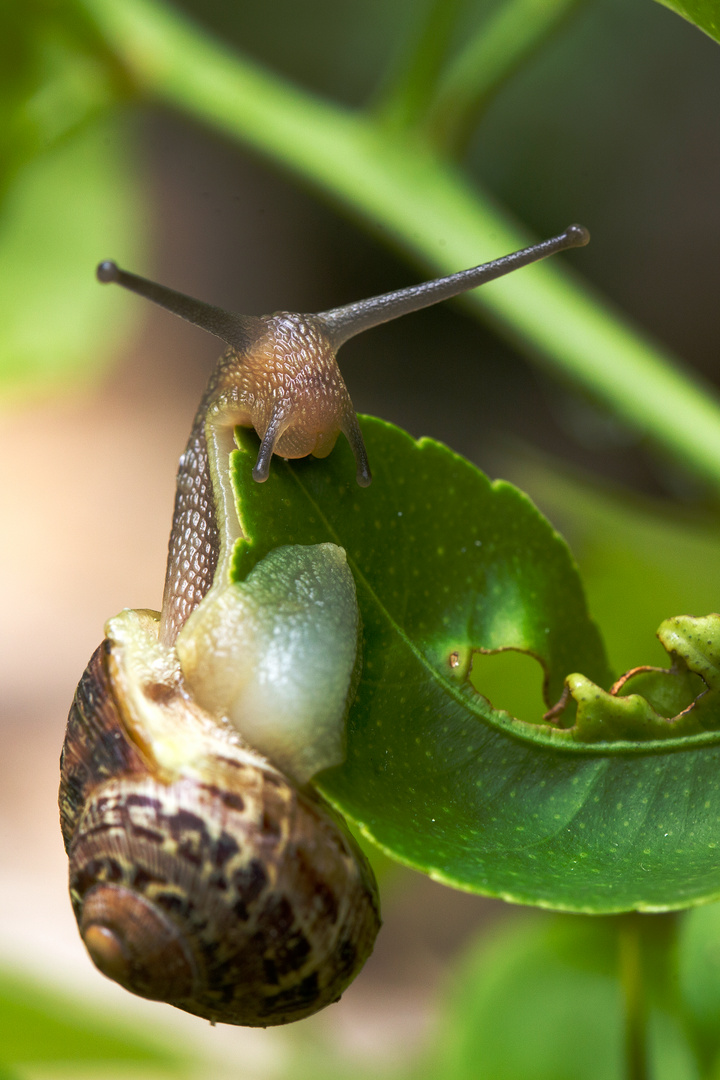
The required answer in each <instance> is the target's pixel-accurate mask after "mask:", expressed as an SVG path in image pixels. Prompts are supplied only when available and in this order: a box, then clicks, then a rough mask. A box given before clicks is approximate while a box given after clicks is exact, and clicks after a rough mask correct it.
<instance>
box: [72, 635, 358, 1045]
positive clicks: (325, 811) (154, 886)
mask: <svg viewBox="0 0 720 1080" xmlns="http://www.w3.org/2000/svg"><path fill="white" fill-rule="evenodd" d="M103 660H104V658H103V654H102V651H101V650H98V652H96V654H95V655H94V657H93V658H92V660H91V662H90V665H89V667H88V670H87V672H86V674H85V676H84V677H83V680H82V681H81V683H80V686H79V687H78V693H77V694H76V698H75V702H74V703H73V709H72V710H71V715H70V721H69V724H68V735H67V739H66V745H65V747H64V750H63V779H62V785H61V794H60V803H61V814H62V817H63V820H64V824H65V829H66V832H67V833H68V853H69V856H70V867H71V869H70V892H71V897H72V902H73V907H74V910H75V914H76V917H77V920H78V924H79V926H80V929H81V934H82V935H83V938H84V940H85V943H86V945H87V947H88V951H89V952H90V954H91V956H92V958H93V960H94V961H95V963H96V964H97V966H98V967H99V968H100V970H102V971H103V972H104V973H105V974H107V975H108V976H109V977H111V978H114V979H115V980H116V981H118V982H120V983H121V984H122V985H124V986H125V987H126V988H127V989H130V990H132V991H134V992H135V993H137V994H140V995H142V996H144V997H148V998H153V999H160V1000H164V1001H168V1002H169V1003H171V1004H173V1005H176V1006H177V1007H179V1008H182V1009H185V1010H186V1011H188V1012H191V1013H195V1014H196V1015H199V1016H203V1017H205V1018H207V1019H210V1020H213V1021H221V1022H224V1023H235V1024H238V1023H239V1024H247V1025H251V1026H266V1025H270V1024H279V1023H286V1022H288V1021H290V1020H296V1019H301V1018H302V1017H304V1016H307V1015H310V1014H311V1013H313V1012H315V1011H317V1010H318V1009H320V1008H322V1007H323V1006H324V1005H327V1004H329V1003H331V1002H332V1001H334V1000H336V999H337V998H338V997H339V996H340V994H341V993H342V991H343V990H344V989H345V987H346V986H347V985H348V983H349V982H350V981H351V980H352V978H353V977H354V975H355V974H356V973H357V971H358V970H359V969H360V967H361V966H362V964H363V963H364V961H365V960H366V959H367V956H368V955H369V953H370V952H371V950H372V946H373V943H374V939H375V935H376V933H377V929H378V927H379V917H378V912H377V896H376V891H375V884H374V881H373V879H372V873H371V871H370V869H369V867H368V866H367V863H366V862H365V859H364V857H363V856H362V854H361V853H360V852H359V850H358V849H357V848H356V846H355V845H354V843H353V842H352V840H351V839H350V838H349V837H346V836H345V835H344V833H343V831H342V830H341V828H340V827H339V825H338V823H337V822H336V821H335V819H334V817H333V815H332V813H331V811H330V810H329V808H327V807H326V806H325V805H324V804H323V803H322V801H321V800H320V799H319V798H317V797H315V796H314V795H312V794H311V793H309V792H306V791H304V790H302V789H300V790H298V789H296V788H295V787H293V786H292V785H291V784H290V783H289V781H288V780H287V779H286V778H285V777H284V776H283V775H282V774H281V773H280V772H278V771H277V770H276V769H274V768H273V767H272V766H270V765H269V764H268V763H267V762H266V761H265V759H264V758H262V757H260V756H259V755H257V761H256V762H253V761H252V760H251V758H249V756H248V753H247V752H244V753H243V754H242V755H241V754H233V752H232V747H231V746H228V753H227V756H222V757H215V758H213V759H211V762H210V764H209V766H208V769H207V771H206V775H204V776H203V778H202V780H198V779H197V778H195V777H193V776H179V777H177V778H176V779H174V780H173V781H172V782H169V783H165V782H163V780H162V779H160V778H158V777H157V776H156V775H154V774H153V771H152V769H151V768H150V767H149V765H148V763H143V755H142V754H141V753H140V751H139V750H138V748H137V747H135V746H134V745H133V744H132V742H131V741H130V740H129V739H128V736H127V733H126V732H125V731H124V730H123V727H122V723H121V721H120V718H119V716H118V715H117V712H116V711H114V710H113V709H112V708H111V707H110V706H109V705H108V702H111V701H112V694H111V693H110V690H109V688H108V686H107V685H106V689H107V690H108V693H107V694H105V695H101V694H99V688H100V687H102V684H103V683H105V684H107V682H108V677H107V674H106V665H105V663H104V662H103ZM100 701H102V703H103V704H102V708H98V703H99V702H100ZM109 755H110V757H113V758H114V766H115V775H114V776H113V777H112V778H111V777H110V773H111V772H112V768H111V766H110V764H109V763H108V756H109ZM98 774H100V775H98ZM93 775H95V777H96V784H95V786H94V787H93V786H91V785H90V779H91V777H92V776H93ZM105 777H107V779H106V778H105ZM81 797H82V799H83V800H84V809H82V810H81V811H79V812H78V810H77V808H76V804H77V806H79V799H80V798H81Z"/></svg>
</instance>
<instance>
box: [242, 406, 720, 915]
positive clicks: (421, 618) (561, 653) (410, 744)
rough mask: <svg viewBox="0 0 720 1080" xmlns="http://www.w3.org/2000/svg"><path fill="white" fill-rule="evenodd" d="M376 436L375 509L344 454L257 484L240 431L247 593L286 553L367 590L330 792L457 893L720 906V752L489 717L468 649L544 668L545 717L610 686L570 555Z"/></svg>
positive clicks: (455, 477)
mask: <svg viewBox="0 0 720 1080" xmlns="http://www.w3.org/2000/svg"><path fill="white" fill-rule="evenodd" d="M363 430H364V433H365V437H366V441H367V445H368V451H369V454H370V460H371V462H372V465H373V469H374V472H375V479H374V481H373V484H372V486H371V487H370V488H369V489H367V490H365V491H363V490H360V489H359V488H357V486H356V485H355V482H354V479H353V477H354V474H355V470H354V466H353V463H352V459H351V454H350V451H349V449H348V447H347V446H346V445H345V443H344V442H342V443H339V444H338V446H337V447H336V449H335V451H334V452H333V454H332V455H331V457H330V458H328V459H327V460H325V461H323V462H319V461H314V460H311V459H308V460H304V461H301V462H293V463H283V462H281V461H278V460H274V462H273V468H272V470H271V476H270V480H269V481H268V482H267V484H263V485H258V484H255V483H254V481H253V480H252V478H251V467H252V465H253V463H254V459H255V456H256V453H257V439H256V437H255V436H254V435H253V434H252V433H250V432H248V431H244V430H241V429H238V431H237V432H236V437H237V439H238V444H239V446H240V447H241V452H237V453H236V454H235V455H234V461H233V470H234V473H235V484H236V488H237V492H238V495H239V504H240V509H239V513H240V516H241V520H242V522H243V527H244V532H245V535H246V536H247V537H248V538H249V541H248V542H241V543H240V545H239V546H238V549H237V551H236V562H235V572H234V573H235V577H236V579H238V580H240V579H242V578H244V576H246V574H247V573H248V572H249V570H250V569H251V568H252V566H253V565H255V563H256V562H257V561H258V560H259V559H261V558H263V557H264V555H265V554H267V552H268V551H270V550H272V549H273V548H274V547H278V546H280V545H284V544H288V543H296V544H315V543H322V542H326V541H330V542H332V543H337V544H340V545H341V546H342V547H344V548H345V549H346V551H347V554H348V562H349V565H350V567H351V569H352V571H353V574H354V576H355V582H356V586H357V592H358V603H359V605H360V611H361V615H362V619H363V623H364V652H363V671H362V676H361V682H360V685H359V688H358V692H357V696H356V698H355V701H354V703H353V706H352V709H351V712H350V716H349V721H348V755H347V759H346V761H345V763H344V764H343V765H342V766H341V767H339V768H337V769H333V770H329V771H327V772H325V773H323V774H322V775H321V777H320V780H319V786H320V787H321V789H322V790H323V791H324V793H325V794H326V795H327V796H328V797H329V798H330V799H331V801H332V802H333V803H335V805H336V806H338V807H339V808H340V809H341V810H342V811H343V812H344V813H346V814H348V815H349V816H350V817H351V818H353V819H354V820H355V821H356V822H358V824H359V825H360V827H361V829H362V830H363V831H364V832H365V833H366V834H367V835H369V836H370V837H371V838H372V839H374V840H375V841H376V842H377V843H378V844H379V845H380V846H381V847H383V848H384V849H385V851H386V852H387V853H388V854H390V855H392V856H393V857H394V858H397V859H399V860H400V861H402V862H405V863H407V864H408V865H411V866H413V867H415V868H417V869H419V870H423V871H425V872H427V873H430V874H431V875H432V876H433V877H435V878H436V879H438V880H440V881H443V882H445V883H447V884H450V885H454V886H457V887H460V888H463V889H468V890H471V891H476V892H482V893H487V894H490V895H496V896H501V897H503V898H505V899H510V900H516V901H520V902H524V903H533V904H540V905H545V906H553V907H556V908H563V909H567V910H573V911H587V912H611V911H622V910H627V909H631V908H638V909H667V908H672V907H681V906H685V905H687V904H691V903H695V902H698V901H700V900H703V899H708V898H710V897H715V896H718V895H720V860H718V845H719V844H720V835H719V829H718V821H719V820H720V782H719V781H718V774H719V771H720V768H719V767H720V745H718V741H719V740H720V736H718V734H717V733H715V732H711V733H709V734H703V735H698V736H695V737H693V738H692V739H688V740H681V739H673V740H669V741H668V740H665V741H662V742H661V741H658V740H653V741H649V742H647V741H646V742H636V743H632V742H615V743H600V744H597V743H596V744H589V745H588V744H581V743H576V742H573V741H567V742H566V741H563V739H562V738H560V739H559V738H558V734H557V733H556V734H553V733H552V732H550V731H549V730H548V725H547V724H544V725H543V724H542V723H539V724H538V723H536V724H528V723H524V722H521V721H518V720H516V719H514V718H513V717H512V716H511V715H510V714H509V713H507V712H503V711H502V710H498V709H495V708H493V706H492V705H490V703H489V702H487V701H486V700H485V699H484V698H483V697H482V696H480V694H479V693H477V692H476V691H475V689H474V688H473V686H472V685H471V683H470V681H469V679H468V674H469V669H470V664H471V661H472V654H473V650H477V649H489V650H494V649H503V648H513V649H519V650H523V651H526V652H528V653H532V654H533V655H534V656H535V657H536V658H537V659H538V660H539V661H540V662H541V663H542V664H543V665H544V667H545V670H546V675H547V682H548V690H547V693H546V700H547V701H548V702H552V701H554V700H555V699H556V698H557V697H558V696H559V691H560V689H561V687H562V683H563V680H564V677H565V676H566V675H567V674H568V673H569V672H572V671H584V672H586V673H588V672H592V671H594V672H595V674H594V675H592V674H588V675H587V677H588V678H591V679H592V681H593V682H595V683H597V684H598V685H599V686H603V685H605V686H609V684H610V681H611V678H610V674H609V672H608V671H607V666H606V663H605V659H604V654H603V651H602V647H601V644H600V641H599V638H598V635H597V631H596V629H595V626H594V624H593V623H592V622H591V621H590V620H589V618H588V615H587V613H586V609H585V603H584V598H583V594H582V589H581V586H580V583H579V579H578V577H577V573H576V570H575V567H574V564H573V563H572V560H571V558H570V556H569V553H568V551H567V548H566V547H565V545H564V543H563V542H562V540H561V539H560V538H559V537H558V536H557V534H556V533H554V532H553V530H552V529H551V527H550V526H549V524H548V523H547V522H546V521H545V520H544V519H543V518H542V517H541V515H540V514H539V513H538V512H537V510H536V509H535V508H534V507H533V506H532V504H531V503H530V501H529V500H528V499H527V498H526V497H525V496H523V495H522V494H521V493H520V492H518V491H517V490H516V489H515V488H513V487H512V486H511V485H509V484H506V483H503V482H498V483H495V484H491V483H490V482H489V481H488V480H487V478H486V477H484V476H483V475H482V474H481V473H480V472H478V471H477V470H476V469H474V468H473V467H472V466H471V465H470V464H469V463H468V462H466V461H464V460H463V459H461V458H459V457H458V456H457V455H455V454H453V453H452V452H451V451H449V450H447V449H446V448H445V447H442V446H440V445H439V444H438V443H435V442H432V441H430V440H421V441H420V442H419V443H415V442H414V441H413V440H412V439H410V437H409V436H407V435H406V434H404V433H403V432H401V431H399V430H398V429H397V428H394V427H392V426H391V425H388V424H384V423H382V422H381V421H378V420H371V419H366V420H365V421H364V424H363ZM581 657H582V660H581V661H580V658H581ZM578 661H580V662H578ZM453 665H454V666H453ZM499 704H501V703H499ZM536 720H537V721H541V720H542V718H541V717H540V716H537V717H536ZM560 734H561V735H562V733H560Z"/></svg>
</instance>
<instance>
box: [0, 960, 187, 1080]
mask: <svg viewBox="0 0 720 1080" xmlns="http://www.w3.org/2000/svg"><path fill="white" fill-rule="evenodd" d="M190 1065H191V1062H190V1061H189V1059H188V1055H187V1053H183V1049H182V1048H178V1047H177V1045H175V1046H173V1047H170V1045H168V1044H163V1043H162V1042H161V1041H160V1040H157V1039H156V1038H154V1037H153V1036H152V1034H151V1031H150V1028H149V1027H147V1028H143V1031H142V1034H138V1032H137V1031H136V1030H135V1029H134V1028H133V1027H132V1026H131V1025H130V1024H129V1023H124V1024H123V1023H117V1021H114V1020H113V1019H112V1018H111V1017H110V1016H109V1015H108V1014H104V1013H103V1012H101V1011H98V1010H93V1009H92V1008H86V1007H85V1006H84V1005H82V1004H80V1002H78V1001H76V1000H73V998H72V996H66V995H65V994H63V995H60V994H58V993H56V992H53V991H51V990H50V989H48V988H47V987H41V986H39V985H38V984H37V983H34V982H31V981H30V980H29V979H26V978H24V977H23V978H21V977H19V976H17V975H13V974H11V973H9V972H4V971H0V1078H2V1080H4V1078H5V1075H6V1074H5V1073H3V1072H2V1070H3V1068H5V1067H7V1068H8V1070H9V1071H8V1073H7V1075H8V1076H10V1077H13V1078H14V1077H15V1076H18V1077H25V1076H27V1075H34V1074H35V1070H37V1069H38V1068H39V1067H40V1066H42V1075H43V1077H46V1076H47V1077H51V1076H52V1075H53V1069H56V1070H57V1072H58V1075H60V1076H64V1077H67V1076H69V1075H70V1073H69V1072H68V1069H69V1068H72V1070H73V1075H74V1077H76V1078H77V1080H80V1078H83V1080H85V1078H87V1080H98V1078H99V1077H101V1076H103V1075H106V1074H107V1072H108V1070H112V1069H114V1070H117V1071H118V1073H119V1071H120V1069H121V1068H123V1067H128V1068H132V1067H134V1068H135V1069H138V1068H139V1067H142V1068H143V1072H142V1076H143V1078H148V1080H150V1078H152V1080H155V1077H157V1078H158V1080H165V1078H168V1080H169V1078H170V1077H183V1076H188V1075H189V1071H188V1070H189V1067H190Z"/></svg>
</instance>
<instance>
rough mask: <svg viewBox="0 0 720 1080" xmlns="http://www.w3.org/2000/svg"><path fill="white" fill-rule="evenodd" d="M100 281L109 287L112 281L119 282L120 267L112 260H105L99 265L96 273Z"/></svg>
mask: <svg viewBox="0 0 720 1080" xmlns="http://www.w3.org/2000/svg"><path fill="white" fill-rule="evenodd" d="M95 272H96V274H97V279H98V281H101V282H102V283H103V285H107V284H108V283H109V282H111V281H117V280H118V276H119V271H118V265H117V263H114V262H113V261H112V259H105V261H104V262H101V263H98V268H97V270H96V271H95Z"/></svg>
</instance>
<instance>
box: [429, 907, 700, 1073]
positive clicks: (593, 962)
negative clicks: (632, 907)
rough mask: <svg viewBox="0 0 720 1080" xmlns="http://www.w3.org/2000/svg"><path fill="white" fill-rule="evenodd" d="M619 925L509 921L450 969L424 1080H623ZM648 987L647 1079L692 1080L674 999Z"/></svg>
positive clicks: (654, 983) (655, 976) (652, 983)
mask: <svg viewBox="0 0 720 1080" xmlns="http://www.w3.org/2000/svg"><path fill="white" fill-rule="evenodd" d="M644 921H647V923H654V922H655V921H656V920H654V919H650V918H647V920H644ZM618 922H621V920H614V919H607V920H606V919H585V918H577V917H576V918H567V917H566V918H557V917H534V918H532V919H531V920H525V921H521V920H519V919H512V920H510V921H509V923H508V924H506V926H504V927H502V928H501V929H500V930H496V931H495V932H494V933H492V934H490V935H488V936H487V937H486V938H485V939H484V940H481V941H480V942H478V944H477V945H476V946H475V947H474V948H472V949H471V950H470V952H469V954H468V955H467V956H466V958H465V960H464V962H463V964H462V967H461V969H460V971H459V972H458V971H454V972H453V980H452V988H451V991H450V993H449V994H448V1001H447V1003H446V1009H445V1010H444V1011H445V1016H444V1018H443V1020H441V1024H440V1029H439V1033H438V1040H437V1042H438V1050H437V1052H436V1053H435V1054H434V1055H433V1060H432V1062H431V1064H430V1065H429V1067H427V1068H425V1069H423V1070H421V1071H420V1073H419V1075H421V1076H422V1077H423V1080H436V1078H437V1080H440V1078H441V1077H442V1080H475V1078H476V1077H478V1076H482V1077H486V1076H487V1077H492V1080H519V1078H520V1077H523V1078H525V1077H528V1078H529V1077H532V1080H617V1078H618V1077H622V1076H626V1075H629V1073H627V1072H626V1070H625V1067H624V1038H625V1032H624V1023H625V1022H624V1016H623V1012H624V1009H623V990H622V986H621V980H620V965H619V947H618V946H619V940H618V930H621V926H619V925H617V923H618ZM660 929H661V928H659V927H654V926H650V925H649V926H647V928H646V929H645V933H649V936H651V937H652V938H656V937H657V938H659V935H658V934H657V931H658V930H660ZM649 944H650V949H648V950H646V960H651V956H652V952H653V951H654V952H655V953H656V954H657V953H658V952H660V951H661V949H662V942H661V941H660V940H654V941H652V942H651V943H649ZM653 946H654V948H653ZM651 966H652V967H655V966H656V967H657V968H658V969H660V968H661V965H660V964H655V965H653V964H652V963H649V964H648V967H651ZM646 982H647V986H648V991H649V992H650V993H651V994H652V997H653V998H654V1002H653V1005H654V1007H651V1009H650V1015H649V1026H648V1027H649V1032H648V1034H649V1038H648V1041H649V1059H650V1072H649V1075H651V1076H652V1077H653V1080H696V1078H697V1075H698V1074H697V1071H696V1068H695V1063H694V1060H693V1053H692V1050H691V1047H690V1045H689V1044H688V1042H687V1039H686V1036H685V1034H684V1031H683V1026H682V1022H681V1021H680V1019H679V1018H678V1016H677V1015H674V1013H675V1009H674V1008H673V1006H674V1002H673V1001H672V1000H671V995H669V994H667V993H665V992H664V991H665V987H664V986H662V982H663V978H662V971H661V970H657V971H654V970H653V971H648V972H646ZM658 984H660V986H658ZM658 990H659V991H660V992H659V993H658ZM633 1075H634V1074H633Z"/></svg>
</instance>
